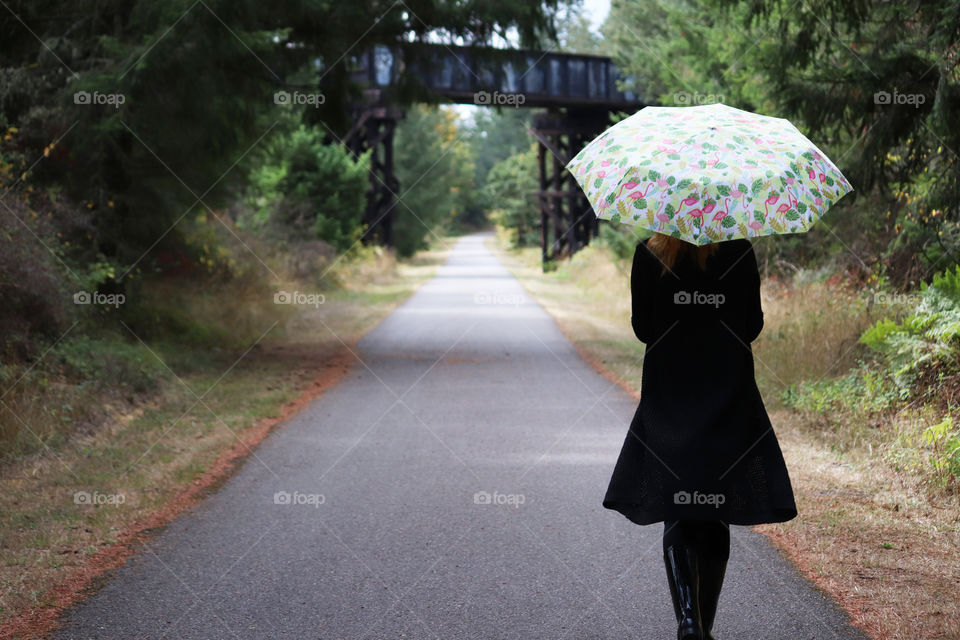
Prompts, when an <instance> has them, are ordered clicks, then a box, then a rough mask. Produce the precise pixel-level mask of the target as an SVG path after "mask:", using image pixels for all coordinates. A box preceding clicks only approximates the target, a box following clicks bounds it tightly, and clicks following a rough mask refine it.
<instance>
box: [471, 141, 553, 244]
mask: <svg viewBox="0 0 960 640" xmlns="http://www.w3.org/2000/svg"><path fill="white" fill-rule="evenodd" d="M537 175H538V173H537V148H536V146H535V145H533V146H531V147H530V148H529V149H527V150H526V151H524V152H522V153H516V154H514V155H512V156H510V157H508V158H506V159H505V160H501V161H500V162H498V163H496V164H495V165H493V168H492V169H490V174H489V175H488V176H487V183H486V185H485V187H484V189H485V191H486V199H487V201H488V202H490V203H491V204H492V207H493V211H492V213H493V217H494V219H495V220H496V221H497V223H498V224H499V225H501V226H502V227H505V228H506V229H509V230H510V232H511V242H512V243H513V245H514V246H515V247H528V246H533V245H536V244H539V242H540V212H539V208H538V207H537V187H538V180H537Z"/></svg>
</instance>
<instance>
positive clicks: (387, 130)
mask: <svg viewBox="0 0 960 640" xmlns="http://www.w3.org/2000/svg"><path fill="white" fill-rule="evenodd" d="M404 116H405V113H404V112H403V111H400V110H398V109H391V108H390V107H387V106H383V105H365V106H358V107H356V108H355V109H354V117H353V120H354V124H353V126H352V127H351V128H350V131H349V132H347V135H346V136H344V143H345V144H346V145H347V147H348V148H349V149H350V151H351V152H352V153H353V154H354V156H359V155H360V154H362V153H363V152H365V151H367V150H368V149H372V150H373V152H372V153H371V154H370V187H369V189H368V190H367V208H366V211H365V212H364V215H363V224H364V227H365V229H366V230H365V231H364V234H363V243H364V244H379V245H384V246H388V247H390V246H393V216H394V209H395V208H396V205H397V202H396V194H397V192H398V191H399V189H400V182H399V180H397V177H396V175H395V174H394V171H393V135H394V132H395V131H396V128H397V121H398V120H400V119H402V118H403V117H404Z"/></svg>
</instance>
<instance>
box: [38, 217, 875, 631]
mask: <svg viewBox="0 0 960 640" xmlns="http://www.w3.org/2000/svg"><path fill="white" fill-rule="evenodd" d="M357 355H358V357H359V358H360V360H362V362H358V363H357V364H356V366H355V367H354V368H353V370H352V372H351V373H350V375H349V376H347V377H346V378H345V379H344V380H342V381H341V382H340V383H339V384H338V385H337V386H335V387H333V388H332V389H330V390H329V391H327V393H325V394H324V395H323V396H322V397H321V398H319V399H318V400H317V401H316V402H314V403H313V404H312V405H310V406H309V407H308V408H307V409H306V410H304V411H303V412H302V413H300V414H299V415H298V416H296V417H295V418H293V419H291V420H290V421H289V422H288V423H287V424H285V425H283V426H282V427H281V428H279V429H278V431H276V432H275V433H274V434H273V435H272V436H271V437H270V438H269V439H267V440H266V441H265V442H264V443H263V444H262V445H261V446H260V447H259V449H258V450H257V451H256V455H255V456H254V457H251V458H249V459H248V461H247V462H246V463H245V464H244V466H243V467H242V468H241V469H240V470H239V471H238V472H237V473H236V474H235V475H234V476H233V477H232V478H231V479H230V480H229V481H228V482H227V483H225V485H224V486H223V487H222V488H221V489H220V490H219V491H218V492H217V493H216V494H215V495H212V496H210V497H209V498H208V499H207V500H205V501H204V503H203V504H202V505H200V506H198V507H197V508H195V509H194V510H192V511H191V512H190V513H188V514H186V515H184V516H183V517H181V518H179V519H178V520H176V521H175V522H174V523H173V524H171V525H170V526H169V527H167V528H166V529H165V530H164V531H163V532H162V533H161V534H160V535H158V536H157V537H156V538H154V539H153V540H152V541H151V542H150V543H149V544H148V545H147V546H146V548H145V549H143V550H142V551H141V552H140V553H138V554H137V555H136V556H135V557H134V558H132V559H131V560H130V561H129V562H128V563H127V565H126V566H124V567H123V568H122V569H120V570H118V571H117V572H116V573H115V575H114V576H113V577H112V578H111V580H110V581H109V582H108V583H107V585H106V586H105V587H104V588H103V589H102V590H101V591H100V592H99V593H98V594H97V595H95V596H94V597H92V598H91V599H90V600H88V601H87V602H86V603H85V604H84V605H83V606H81V607H79V608H77V609H76V610H74V611H73V612H71V613H70V614H69V615H68V616H67V618H66V626H65V627H64V628H63V629H62V630H61V632H60V633H59V635H58V636H57V637H59V638H71V639H72V638H84V639H86V638H109V639H111V640H113V639H127V638H131V639H132V638H163V637H166V638H173V639H186V638H198V639H204V640H211V639H214V638H225V639H229V638H244V639H246V638H265V639H274V640H279V639H281V638H291V639H296V640H303V639H312V638H323V639H327V640H348V639H354V638H357V639H359V638H371V639H377V640H385V639H394V638H413V639H420V638H439V639H441V640H453V639H458V638H469V639H470V640H488V639H489V640H500V639H503V640H521V639H522V640H533V639H537V638H543V639H549V640H563V639H570V640H588V639H590V640H592V639H597V640H599V639H611V640H612V639H614V638H616V639H617V640H621V639H623V638H644V639H647V638H665V639H666V638H672V637H676V636H675V631H674V625H673V624H672V621H671V619H672V616H673V611H672V609H671V605H670V602H669V596H668V593H667V585H666V577H665V575H664V569H663V565H662V560H661V551H660V534H661V526H660V525H654V526H649V527H638V526H636V525H633V524H631V523H629V522H628V521H627V520H626V519H625V518H623V517H622V516H620V515H619V514H617V513H614V512H612V511H607V510H605V509H604V508H603V507H602V506H601V504H600V501H601V499H602V497H603V494H604V491H605V490H606V487H607V481H608V479H609V477H610V473H611V471H612V470H613V465H614V462H615V460H616V456H617V453H618V451H619V448H620V444H621V442H622V441H623V437H624V435H625V433H626V429H627V425H628V424H629V421H630V418H631V417H632V415H633V411H634V409H635V407H636V401H635V400H634V399H633V398H632V397H631V396H629V395H628V394H627V393H626V392H624V391H623V390H622V389H620V388H619V387H617V386H615V385H612V384H611V383H610V382H609V381H608V380H607V379H606V378H604V377H602V376H601V375H599V374H598V373H596V372H595V371H593V370H592V369H591V368H590V366H589V365H588V364H586V363H585V362H584V361H583V360H581V359H580V358H579V356H578V355H577V354H576V352H575V350H574V348H573V346H572V345H571V344H570V343H569V342H568V341H567V340H566V339H565V338H564V337H563V335H562V334H561V333H560V331H559V330H558V329H557V327H556V325H555V324H554V322H553V320H552V319H551V317H550V316H549V315H548V314H547V313H546V312H545V311H544V310H543V309H542V308H541V307H540V306H539V305H537V304H536V303H535V302H534V301H533V300H532V299H531V298H530V297H529V296H528V295H527V294H526V293H525V292H524V290H523V288H522V287H521V286H520V284H519V283H518V282H517V281H516V280H515V279H514V278H513V277H512V276H511V275H510V274H509V272H508V271H507V270H506V269H505V268H504V267H503V266H502V265H501V264H500V263H499V262H498V261H497V260H496V259H495V258H494V257H493V255H492V254H491V253H490V252H489V251H488V250H487V249H486V248H485V247H484V245H483V236H482V235H473V236H469V237H466V238H463V239H462V240H460V241H459V243H458V244H457V245H456V248H455V250H454V251H453V254H452V256H451V257H450V260H449V261H448V262H447V263H446V265H444V266H443V267H441V268H440V270H439V272H438V273H437V276H436V277H435V278H434V279H433V280H431V281H430V282H429V283H427V284H425V285H424V286H423V287H422V288H421V289H420V290H419V291H418V292H417V293H416V294H415V295H414V296H413V297H411V298H410V300H408V301H407V302H406V303H405V304H404V305H402V306H401V307H400V308H398V309H397V310H396V311H395V312H394V313H393V314H392V315H390V316H389V317H388V318H386V319H385V320H384V321H383V322H382V323H381V324H380V325H379V326H378V327H377V328H376V329H374V330H373V331H371V332H370V333H369V334H368V335H367V336H366V337H365V338H364V339H363V340H362V341H361V342H360V345H359V348H358V351H357ZM275 496H279V498H280V502H283V501H284V498H286V497H289V504H276V503H275V502H276V500H275ZM487 497H489V498H490V500H489V502H490V504H483V503H482V502H484V499H485V498H487ZM478 502H480V504H478ZM733 529H734V531H733V537H732V538H733V539H732V543H731V544H732V549H731V560H730V565H729V570H728V578H727V586H726V588H725V591H724V593H723V597H722V599H721V603H720V607H721V610H720V614H719V619H718V622H717V626H716V632H717V635H718V637H719V638H720V640H733V639H735V638H762V639H764V640H775V639H778V638H783V639H784V640H786V639H790V640H797V639H800V638H818V639H820V638H824V639H834V638H844V639H846V638H863V636H862V635H861V634H860V633H859V632H857V631H855V630H853V629H852V628H850V627H849V626H848V625H847V623H846V622H845V617H844V615H843V614H842V613H841V612H839V611H838V610H837V608H836V607H835V606H833V604H832V603H831V601H829V600H828V599H827V598H825V597H823V596H822V595H821V594H820V593H819V592H818V591H816V590H815V589H814V588H812V587H811V586H810V585H809V584H808V583H806V582H805V581H804V580H803V579H802V577H801V576H799V575H798V574H797V572H796V571H795V570H794V569H793V568H791V567H790V565H789V564H787V563H786V562H785V561H784V560H783V559H782V558H781V557H780V555H779V554H778V553H777V551H776V550H775V549H773V548H772V547H771V546H770V544H769V543H768V542H767V539H766V538H764V537H763V536H762V535H760V534H757V533H754V532H752V531H751V530H750V529H749V528H746V527H733Z"/></svg>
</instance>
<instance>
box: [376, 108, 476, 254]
mask: <svg viewBox="0 0 960 640" xmlns="http://www.w3.org/2000/svg"><path fill="white" fill-rule="evenodd" d="M460 127H461V123H460V122H459V121H458V119H457V116H456V113H455V112H454V111H453V110H451V109H446V108H437V107H430V106H426V105H417V106H416V107H414V108H412V109H409V110H408V111H407V117H406V119H404V120H403V121H402V122H401V123H400V124H399V126H398V127H397V132H396V140H395V142H394V149H395V158H394V162H395V169H396V174H397V179H398V180H399V181H400V193H399V196H400V198H399V200H400V202H398V203H397V204H396V205H395V206H394V209H393V214H394V222H393V238H394V246H395V247H396V250H397V255H398V256H400V257H405V256H410V255H412V254H413V253H414V252H415V251H418V250H420V249H424V248H426V247H427V246H428V245H429V242H430V240H431V239H433V238H436V237H438V236H439V235H440V233H441V232H442V231H443V230H444V229H446V228H448V227H449V225H450V224H451V223H452V222H453V221H454V220H456V219H457V218H458V217H461V216H462V215H463V213H464V212H465V211H466V209H467V208H468V206H469V204H470V202H471V198H472V195H471V194H472V193H473V191H474V189H473V184H474V183H473V176H474V165H473V159H472V157H471V155H470V147H469V146H468V144H467V143H466V141H465V140H464V138H463V134H462V132H461V130H460Z"/></svg>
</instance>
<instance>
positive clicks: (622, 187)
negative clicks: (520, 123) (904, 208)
mask: <svg viewBox="0 0 960 640" xmlns="http://www.w3.org/2000/svg"><path fill="white" fill-rule="evenodd" d="M567 170H568V171H570V172H571V173H572V174H573V176H574V177H575V178H576V180H577V182H578V183H579V184H580V186H581V187H582V188H583V191H584V193H586V195H587V198H588V199H589V201H590V204H591V205H592V206H593V210H594V212H595V213H596V214H597V217H599V218H602V219H607V220H611V221H613V222H626V223H631V224H636V225H639V226H643V227H645V228H648V229H650V230H652V231H658V232H660V233H665V234H667V235H671V236H674V237H677V238H680V239H682V240H686V241H687V242H691V243H693V244H697V245H703V244H709V243H710V242H719V241H723V240H733V239H735V238H749V237H755V236H763V235H769V234H773V233H797V232H801V231H806V230H807V229H809V228H810V226H811V225H812V224H813V223H814V222H816V221H817V220H818V219H819V218H820V217H821V216H822V215H823V214H824V213H826V211H827V210H828V209H829V208H830V207H831V206H832V205H833V204H834V203H835V202H836V201H837V200H839V199H840V198H842V197H843V196H844V195H846V194H847V193H849V192H850V191H852V190H853V188H852V187H851V186H850V183H849V182H847V179H846V178H844V177H843V174H841V173H840V170H839V169H837V167H836V165H834V164H833V162H831V161H830V159H829V158H827V157H826V156H825V155H824V154H823V153H822V152H821V151H820V150H819V149H818V148H817V146H816V145H814V144H813V143H812V142H810V140H808V139H807V138H806V136H804V135H803V134H802V133H800V131H798V130H797V128H796V127H795V126H793V125H792V124H791V123H790V122H789V121H787V120H784V119H783V118H772V117H769V116H762V115H759V114H756V113H751V112H749V111H743V110H741V109H735V108H734V107H729V106H727V105H724V104H711V105H704V106H696V107H646V108H644V109H641V110H640V111H638V112H637V113H635V114H633V115H632V116H630V117H628V118H626V119H624V120H621V121H620V122H618V123H617V124H615V125H613V126H612V127H610V128H609V129H607V130H606V131H604V132H603V133H602V134H600V135H599V136H597V137H596V138H595V139H594V140H592V141H591V142H590V143H589V144H588V145H587V146H586V147H584V148H583V149H582V150H581V151H580V153H578V154H577V155H576V156H575V157H574V158H573V159H572V160H571V161H570V162H569V163H568V164H567Z"/></svg>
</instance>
